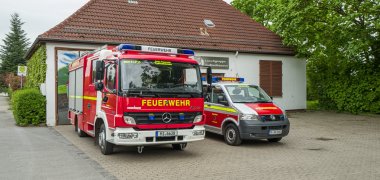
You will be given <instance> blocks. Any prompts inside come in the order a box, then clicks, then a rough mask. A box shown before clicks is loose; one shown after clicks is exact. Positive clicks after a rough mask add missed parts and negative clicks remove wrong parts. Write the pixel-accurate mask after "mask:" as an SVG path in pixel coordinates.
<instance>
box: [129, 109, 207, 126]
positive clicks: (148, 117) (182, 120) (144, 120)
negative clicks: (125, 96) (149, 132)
mask: <svg viewBox="0 0 380 180" xmlns="http://www.w3.org/2000/svg"><path fill="white" fill-rule="evenodd" d="M201 114H202V113H201V112H184V113H178V112H175V113H165V112H156V113H124V116H130V117H133V118H134V119H135V121H136V124H189V123H193V121H194V118H195V116H197V115H201ZM169 119H170V120H169Z"/></svg>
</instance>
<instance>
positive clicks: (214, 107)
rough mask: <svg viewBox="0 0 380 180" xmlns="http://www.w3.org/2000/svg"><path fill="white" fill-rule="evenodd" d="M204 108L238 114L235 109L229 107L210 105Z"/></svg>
mask: <svg viewBox="0 0 380 180" xmlns="http://www.w3.org/2000/svg"><path fill="white" fill-rule="evenodd" d="M204 107H205V108H209V109H215V110H219V111H227V112H236V110H235V109H233V108H227V107H220V106H209V105H205V106H204Z"/></svg>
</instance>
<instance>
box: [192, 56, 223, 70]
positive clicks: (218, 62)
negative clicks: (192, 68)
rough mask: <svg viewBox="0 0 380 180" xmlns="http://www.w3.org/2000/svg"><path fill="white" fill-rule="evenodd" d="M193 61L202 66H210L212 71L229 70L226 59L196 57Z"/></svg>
mask: <svg viewBox="0 0 380 180" xmlns="http://www.w3.org/2000/svg"><path fill="white" fill-rule="evenodd" d="M194 58H195V60H197V61H198V62H199V64H201V65H203V66H210V67H212V68H213V69H229V68H230V63H229V58H228V57H209V56H196V57H194Z"/></svg>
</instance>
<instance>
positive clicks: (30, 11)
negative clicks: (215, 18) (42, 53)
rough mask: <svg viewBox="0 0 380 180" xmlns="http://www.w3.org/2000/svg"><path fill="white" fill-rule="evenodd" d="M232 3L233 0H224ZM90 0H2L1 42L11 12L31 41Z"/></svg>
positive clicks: (1, 42) (0, 2)
mask: <svg viewBox="0 0 380 180" xmlns="http://www.w3.org/2000/svg"><path fill="white" fill-rule="evenodd" d="M224 1H225V2H227V3H230V2H231V1H232V0H224ZM86 2H88V0H0V4H1V6H0V44H1V45H2V44H3V39H4V37H5V34H7V33H9V31H10V29H9V26H10V22H9V20H10V18H11V14H13V13H15V12H16V13H18V14H19V15H20V17H21V19H22V21H23V22H25V24H24V25H23V26H22V28H23V29H24V30H25V32H26V33H27V37H28V38H29V41H30V43H33V41H34V40H35V39H36V38H37V36H38V35H40V34H42V33H44V32H45V31H47V30H49V29H50V28H52V27H54V26H55V25H57V24H58V23H60V22H62V21H63V20H65V19H66V18H67V17H69V16H70V15H71V14H72V13H74V12H75V11H76V10H78V9H79V8H80V7H82V6H83V5H84V4H85V3H86Z"/></svg>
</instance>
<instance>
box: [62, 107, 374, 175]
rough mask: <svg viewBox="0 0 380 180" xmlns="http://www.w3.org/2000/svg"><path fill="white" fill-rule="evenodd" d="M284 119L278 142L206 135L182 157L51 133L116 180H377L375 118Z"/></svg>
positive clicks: (66, 130) (322, 115)
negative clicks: (286, 129) (285, 130)
mask: <svg viewBox="0 0 380 180" xmlns="http://www.w3.org/2000/svg"><path fill="white" fill-rule="evenodd" d="M290 120H291V131H290V134H289V136H288V137H286V138H285V139H283V140H282V141H281V142H279V143H268V142H267V141H248V142H244V143H243V144H242V145H241V146H239V147H232V146H228V145H226V144H225V143H224V141H223V138H222V137H221V136H218V135H213V134H207V139H206V140H205V141H202V142H195V143H192V144H189V145H188V147H187V149H186V150H185V151H183V152H179V151H173V150H171V146H168V145H165V146H158V147H146V148H145V149H144V152H143V154H137V152H136V148H134V147H119V148H117V149H116V152H115V154H113V155H110V156H104V155H101V153H100V150H99V149H98V147H96V146H94V142H93V139H92V138H89V137H87V138H79V137H78V136H77V135H76V134H75V133H74V130H73V127H72V126H59V127H56V129H57V130H58V131H59V132H60V133H61V134H62V135H63V136H64V137H66V138H67V139H68V140H69V141H70V142H72V143H73V144H74V145H75V146H77V147H78V148H79V149H81V150H82V151H84V152H85V153H86V154H87V156H89V157H90V158H91V159H93V160H95V161H96V162H98V163H99V164H100V165H101V166H102V167H104V168H105V169H106V170H107V171H109V172H110V173H111V174H113V175H114V176H116V177H117V178H119V179H380V116H354V115H349V114H337V113H330V112H307V113H294V114H291V119H290Z"/></svg>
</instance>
